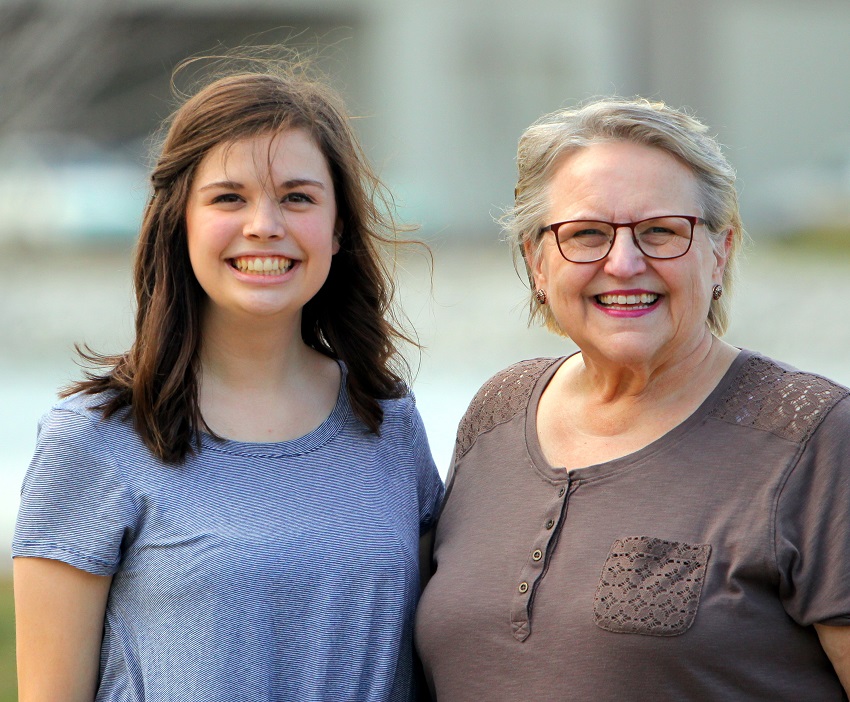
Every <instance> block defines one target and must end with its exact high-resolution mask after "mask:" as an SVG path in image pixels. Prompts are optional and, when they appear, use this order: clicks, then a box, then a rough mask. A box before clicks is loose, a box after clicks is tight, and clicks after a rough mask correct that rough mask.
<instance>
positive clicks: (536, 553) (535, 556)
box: [531, 548, 543, 561]
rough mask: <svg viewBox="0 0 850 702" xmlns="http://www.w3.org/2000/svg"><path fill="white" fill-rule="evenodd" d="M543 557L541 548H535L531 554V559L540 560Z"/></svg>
mask: <svg viewBox="0 0 850 702" xmlns="http://www.w3.org/2000/svg"><path fill="white" fill-rule="evenodd" d="M541 558H543V551H541V550H540V549H539V548H536V549H534V551H533V552H532V554H531V560H532V561H539V560H540V559H541Z"/></svg>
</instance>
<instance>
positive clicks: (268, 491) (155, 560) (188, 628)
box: [12, 385, 443, 702]
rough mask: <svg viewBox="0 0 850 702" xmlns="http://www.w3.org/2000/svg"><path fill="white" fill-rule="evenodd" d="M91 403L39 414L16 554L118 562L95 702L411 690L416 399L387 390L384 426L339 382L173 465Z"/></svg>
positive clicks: (78, 400) (436, 483)
mask: <svg viewBox="0 0 850 702" xmlns="http://www.w3.org/2000/svg"><path fill="white" fill-rule="evenodd" d="M343 387H344V385H343ZM96 403H97V398H91V397H81V396H75V397H71V398H68V399H66V400H64V401H62V402H60V403H59V404H57V405H56V406H55V407H54V408H53V409H52V410H51V411H50V412H49V413H48V414H47V415H45V417H44V418H43V419H42V422H41V424H40V426H39V438H38V444H37V448H36V453H35V456H34V458H33V460H32V463H31V465H30V467H29V470H28V472H27V474H26V477H25V479H24V485H23V489H22V493H21V494H22V502H21V509H20V513H19V515H18V521H17V525H16V529H15V536H14V541H13V546H12V551H13V556H16V557H22V556H34V557H41V558H51V559H58V560H61V561H64V562H66V563H68V564H70V565H72V566H74V567H76V568H81V569H83V570H86V571H89V572H91V573H95V574H101V575H111V576H112V577H113V580H112V587H111V591H110V596H109V601H108V605H107V611H106V621H105V627H104V639H103V645H102V650H101V671H100V674H101V679H100V685H99V690H98V694H97V698H96V699H97V700H98V701H106V700H108V701H110V702H112V701H118V700H120V701H122V702H123V701H129V700H134V701H135V700H155V701H157V702H158V701H160V700H180V701H181V702H186V701H187V700H203V701H205V702H213V701H218V700H220V701H221V702H225V701H227V702H234V701H236V700H258V701H259V700H299V701H310V700H316V701H319V700H322V701H327V700H334V701H337V700H339V701H344V700H352V701H354V700H409V699H412V698H413V692H412V636H411V631H412V620H413V612H414V608H415V605H416V601H417V598H418V584H419V583H418V557H417V553H418V540H419V536H420V533H421V532H422V531H423V530H425V529H427V528H428V527H430V525H431V524H432V522H433V520H434V518H435V516H436V513H437V510H438V507H439V504H440V501H441V499H442V494H443V485H442V482H441V480H440V477H439V475H438V473H437V470H436V467H435V465H434V462H433V459H432V458H431V453H430V450H429V448H428V442H427V439H426V436H425V432H424V428H423V426H422V421H421V418H420V416H419V413H418V412H417V410H416V406H415V402H414V400H413V398H412V397H411V396H407V397H405V398H403V399H400V400H392V401H386V402H385V403H384V410H385V420H384V424H383V427H382V431H381V436H380V437H376V436H374V435H372V434H368V433H367V432H366V430H365V429H364V427H363V425H362V424H361V423H360V422H359V421H358V420H357V419H356V417H355V416H354V415H353V414H352V412H351V409H350V406H349V401H348V397H347V394H346V393H345V391H344V390H343V391H341V392H340V395H339V399H338V401H337V404H336V407H335V408H334V410H333V412H332V413H331V415H330V417H329V418H328V419H327V420H326V421H325V422H324V423H323V424H322V425H321V426H320V427H319V428H317V429H316V430H315V431H313V432H311V433H310V434H308V435H306V436H304V437H301V438H300V439H296V440H294V441H288V442H281V443H270V444H256V443H239V442H234V441H217V440H215V439H212V438H211V437H209V436H204V438H203V442H202V447H201V450H200V451H199V452H198V453H197V454H196V455H194V456H190V457H189V458H188V459H187V461H186V463H185V464H183V465H179V466H173V465H165V464H163V463H161V462H160V461H158V460H157V459H155V458H154V457H153V456H152V455H151V454H150V453H149V452H148V451H147V449H146V448H145V447H144V446H143V444H142V443H141V441H140V440H139V439H138V437H137V436H136V434H135V433H134V432H133V430H132V427H131V426H130V423H129V422H128V421H127V420H126V417H113V418H110V419H109V420H103V419H102V418H101V417H100V415H99V413H98V412H97V411H96V410H94V409H93V405H94V404H96Z"/></svg>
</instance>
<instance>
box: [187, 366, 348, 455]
mask: <svg viewBox="0 0 850 702" xmlns="http://www.w3.org/2000/svg"><path fill="white" fill-rule="evenodd" d="M335 360H336V361H337V363H338V364H339V369H340V379H339V392H338V393H337V398H336V402H335V403H334V407H333V409H332V410H331V413H330V414H329V415H328V416H327V418H326V419H325V420H324V421H323V422H322V423H321V424H320V425H319V426H317V427H316V428H315V429H312V430H311V431H309V432H307V433H306V434H304V435H303V436H299V437H297V438H295V439H287V440H286V441H269V442H263V441H237V440H235V439H217V438H215V437H214V436H212V435H210V434H207V433H206V432H204V433H202V434H201V448H202V449H211V450H213V451H218V452H221V453H228V454H233V455H239V456H295V455H298V454H302V453H308V452H310V451H314V450H316V449H317V448H319V447H321V446H323V445H325V444H326V443H328V441H330V440H331V439H333V438H334V437H335V436H336V435H337V434H339V432H340V431H342V428H343V426H345V423H346V421H347V419H348V417H349V415H350V414H351V405H350V404H349V400H348V391H347V390H346V378H347V377H348V369H347V368H346V367H345V364H344V363H343V362H342V361H340V360H339V359H335Z"/></svg>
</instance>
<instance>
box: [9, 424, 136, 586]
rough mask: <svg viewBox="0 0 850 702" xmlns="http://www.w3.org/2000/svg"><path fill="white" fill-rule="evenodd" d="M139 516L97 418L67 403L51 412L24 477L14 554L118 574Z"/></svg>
mask: <svg viewBox="0 0 850 702" xmlns="http://www.w3.org/2000/svg"><path fill="white" fill-rule="evenodd" d="M136 516H137V509H136V506H135V503H134V501H133V500H132V497H131V495H130V492H129V488H128V486H127V484H126V481H125V480H124V479H123V477H122V474H121V473H120V471H119V470H118V467H117V466H116V464H115V461H114V460H113V459H112V453H111V451H110V447H109V446H108V443H107V442H106V441H105V440H104V439H103V438H102V436H101V433H100V431H99V430H98V426H97V421H96V420H95V419H93V418H92V417H89V416H85V415H82V414H78V413H76V412H73V411H69V410H65V409H54V410H52V411H51V412H49V413H48V414H47V415H46V416H45V417H44V418H43V419H42V421H41V423H40V425H39V433H38V441H37V443H36V450H35V455H34V456H33V459H32V462H31V463H30V466H29V469H28V470H27V472H26V475H25V476H24V482H23V487H22V489H21V507H20V510H19V512H18V518H17V522H16V525H15V534H14V538H13V541H12V555H13V556H30V557H37V558H50V559H53V560H59V561H63V562H65V563H67V564H69V565H71V566H74V567H75V568H79V569H81V570H85V571H88V572H90V573H94V574H95V575H112V574H114V573H115V571H116V570H117V568H118V564H119V562H120V560H121V544H122V542H123V540H124V539H125V538H126V537H127V536H128V534H129V533H130V532H131V531H132V530H133V527H134V524H135V521H136Z"/></svg>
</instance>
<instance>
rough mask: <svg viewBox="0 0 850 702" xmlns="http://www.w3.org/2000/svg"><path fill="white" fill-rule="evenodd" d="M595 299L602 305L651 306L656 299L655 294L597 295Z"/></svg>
mask: <svg viewBox="0 0 850 702" xmlns="http://www.w3.org/2000/svg"><path fill="white" fill-rule="evenodd" d="M596 299H597V300H599V302H600V303H601V304H603V305H651V304H652V303H653V302H655V301H656V300H657V299H658V295H656V294H655V293H640V295H597V296H596Z"/></svg>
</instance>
